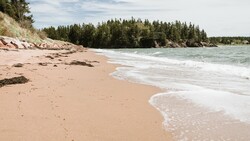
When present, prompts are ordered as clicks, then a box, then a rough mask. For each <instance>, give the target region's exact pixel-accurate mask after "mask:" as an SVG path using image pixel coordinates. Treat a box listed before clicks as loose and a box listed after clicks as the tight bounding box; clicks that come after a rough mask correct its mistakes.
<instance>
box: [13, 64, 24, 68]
mask: <svg viewBox="0 0 250 141" xmlns="http://www.w3.org/2000/svg"><path fill="white" fill-rule="evenodd" d="M13 67H16V68H21V67H23V64H21V63H17V64H14V65H13Z"/></svg>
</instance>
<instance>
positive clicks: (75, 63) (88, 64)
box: [69, 60, 94, 67]
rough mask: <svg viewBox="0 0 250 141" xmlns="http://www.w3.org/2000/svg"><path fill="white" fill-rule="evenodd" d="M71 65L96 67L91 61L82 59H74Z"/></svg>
mask: <svg viewBox="0 0 250 141" xmlns="http://www.w3.org/2000/svg"><path fill="white" fill-rule="evenodd" d="M69 65H79V66H87V67H94V66H93V65H92V64H90V63H86V62H82V61H76V60H74V61H72V62H71V63H70V64H69Z"/></svg>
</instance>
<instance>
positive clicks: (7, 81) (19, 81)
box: [0, 76, 29, 87]
mask: <svg viewBox="0 0 250 141" xmlns="http://www.w3.org/2000/svg"><path fill="white" fill-rule="evenodd" d="M27 82H29V79H27V78H26V77H24V76H18V77H13V78H5V79H2V80H0V87H3V86H7V85H15V84H24V83H27Z"/></svg>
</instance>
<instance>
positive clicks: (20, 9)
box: [0, 0, 34, 28]
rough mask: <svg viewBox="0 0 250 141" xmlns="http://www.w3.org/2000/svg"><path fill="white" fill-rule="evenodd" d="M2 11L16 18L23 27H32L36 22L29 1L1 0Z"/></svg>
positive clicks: (0, 9) (0, 7)
mask: <svg viewBox="0 0 250 141" xmlns="http://www.w3.org/2000/svg"><path fill="white" fill-rule="evenodd" d="M0 11H1V12H3V13H5V14H7V15H9V16H10V17H12V18H13V19H15V20H16V21H17V22H19V23H20V25H21V26H22V27H26V28H31V27H32V23H34V20H33V16H32V14H30V8H29V3H28V2H26V1H25V0H0Z"/></svg>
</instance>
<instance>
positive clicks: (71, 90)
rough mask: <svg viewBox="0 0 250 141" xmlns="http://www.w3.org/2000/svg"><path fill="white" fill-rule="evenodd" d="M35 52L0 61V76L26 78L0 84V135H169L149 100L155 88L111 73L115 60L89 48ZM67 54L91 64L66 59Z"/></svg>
mask: <svg viewBox="0 0 250 141" xmlns="http://www.w3.org/2000/svg"><path fill="white" fill-rule="evenodd" d="M53 52H57V51H53ZM1 53H2V52H1V51H0V54H1ZM21 53H25V51H23V52H22V51H21ZM38 54H39V53H38ZM39 56H40V57H32V58H29V59H28V60H25V61H24V62H23V63H24V67H22V68H14V67H10V66H2V65H1V66H0V69H1V75H0V78H1V79H3V78H5V77H11V76H16V75H20V74H22V75H24V76H26V77H27V78H29V79H30V82H28V83H26V84H21V85H10V86H6V87H2V88H0V91H1V94H0V106H1V107H2V108H3V109H4V110H1V111H0V124H1V125H2V126H1V127H0V140H13V141H16V140H18V141H20V140H25V141H29V140H32V141H34V140H38V141H39V140H41V141H42V140H50V139H52V138H53V139H54V140H58V141H59V140H60V141H62V140H69V141H73V140H74V141H78V140H103V141H105V140H107V141H110V140H119V141H120V140H124V141H125V140H129V141H133V140H135V141H138V140H144V141H147V140H148V141H152V140H157V141H161V140H162V141H166V140H172V138H171V135H170V133H168V132H167V131H166V130H165V129H164V128H163V125H162V122H163V120H164V119H163V117H162V116H161V114H160V113H159V112H158V111H157V110H156V109H155V108H154V107H153V106H152V105H150V103H149V102H148V101H149V99H150V97H151V96H153V95H154V94H156V93H157V92H160V90H159V89H158V88H155V87H151V86H147V85H142V84H135V83H130V82H128V81H122V80H117V79H115V78H113V77H112V76H110V75H109V74H110V73H112V72H114V71H115V69H116V67H117V66H116V65H114V64H109V63H107V60H108V58H106V57H105V56H100V55H96V54H95V52H93V51H92V50H89V49H88V50H87V51H86V52H77V53H73V54H70V55H67V57H65V56H64V57H58V58H55V59H53V60H52V59H49V58H46V57H44V55H43V56H41V55H40V54H39ZM12 59H13V58H12ZM10 60H11V58H10ZM60 60H61V61H60ZM72 60H79V61H86V60H87V61H89V62H91V61H92V62H91V63H92V64H93V65H94V67H93V68H89V67H85V66H71V65H65V63H69V62H70V61H72ZM39 62H47V66H40V65H38V64H37V63H39ZM62 62H63V63H62ZM55 65H56V67H55Z"/></svg>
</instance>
